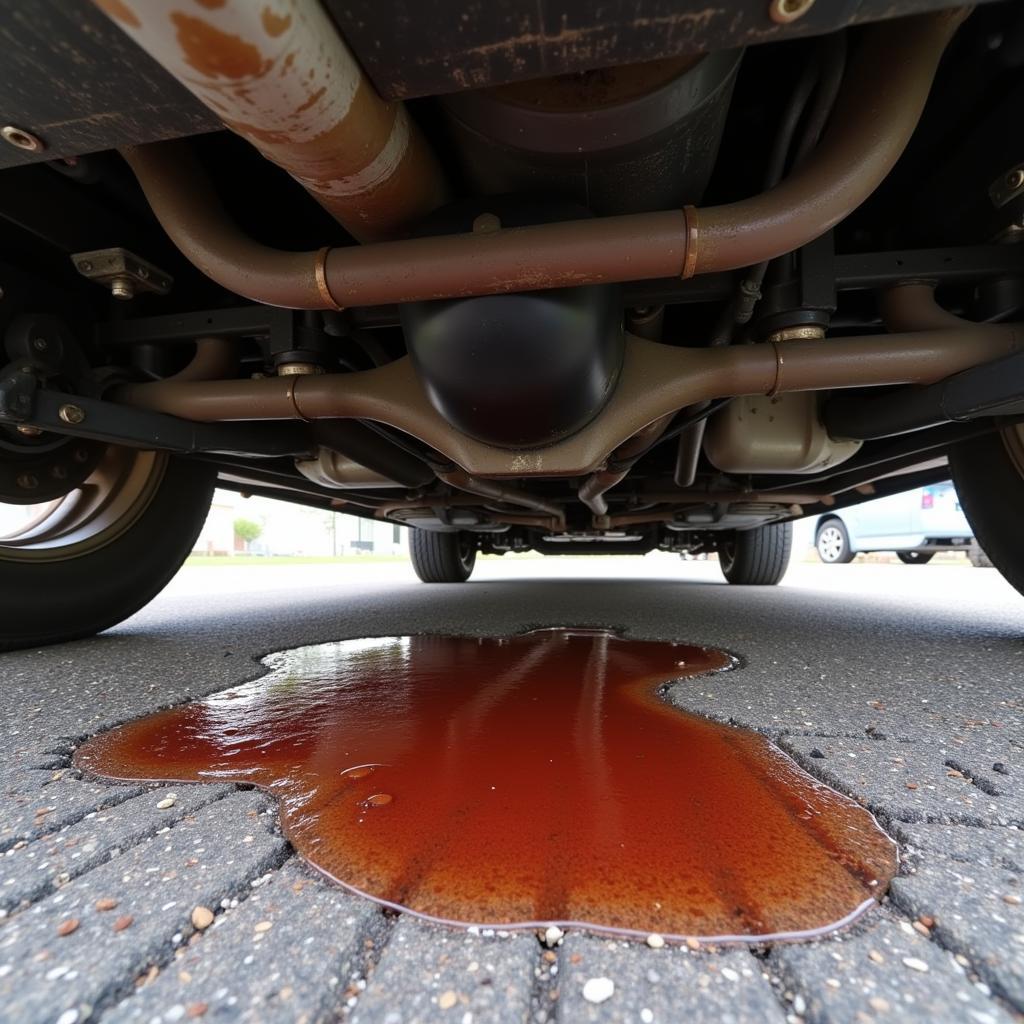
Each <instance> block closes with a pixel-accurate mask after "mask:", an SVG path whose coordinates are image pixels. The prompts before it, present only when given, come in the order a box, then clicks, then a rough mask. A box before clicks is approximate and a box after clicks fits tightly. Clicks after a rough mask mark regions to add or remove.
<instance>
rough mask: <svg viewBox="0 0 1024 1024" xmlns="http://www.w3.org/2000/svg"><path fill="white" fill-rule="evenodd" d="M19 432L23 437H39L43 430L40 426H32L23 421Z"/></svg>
mask: <svg viewBox="0 0 1024 1024" xmlns="http://www.w3.org/2000/svg"><path fill="white" fill-rule="evenodd" d="M18 433H19V434H21V435H22V436H23V437H39V435H40V434H42V431H41V430H40V429H39V427H30V426H29V425H28V424H27V423H22V424H21V426H19V427H18Z"/></svg>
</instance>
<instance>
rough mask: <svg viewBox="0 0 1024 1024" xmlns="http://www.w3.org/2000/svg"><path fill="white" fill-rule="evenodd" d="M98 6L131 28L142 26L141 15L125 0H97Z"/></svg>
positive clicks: (115, 19)
mask: <svg viewBox="0 0 1024 1024" xmlns="http://www.w3.org/2000/svg"><path fill="white" fill-rule="evenodd" d="M96 6H97V7H98V8H99V9H100V10H101V11H103V12H104V13H105V14H106V15H108V16H109V17H111V18H113V19H114V21H119V22H121V24H122V25H128V26H130V27H131V28H142V22H141V21H139V16H138V15H137V14H136V13H135V12H134V11H133V10H132V9H131V8H130V7H129V6H128V5H127V4H126V3H125V2H124V0H96Z"/></svg>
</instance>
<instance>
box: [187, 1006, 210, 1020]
mask: <svg viewBox="0 0 1024 1024" xmlns="http://www.w3.org/2000/svg"><path fill="white" fill-rule="evenodd" d="M208 1009H209V1006H208V1005H207V1004H206V1003H189V1004H188V1006H186V1007H185V1013H186V1014H187V1015H188V1016H189V1017H192V1018H195V1017H202V1015H203V1014H204V1013H206V1011H207V1010H208Z"/></svg>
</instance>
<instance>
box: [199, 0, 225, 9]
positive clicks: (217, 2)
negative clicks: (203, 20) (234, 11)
mask: <svg viewBox="0 0 1024 1024" xmlns="http://www.w3.org/2000/svg"><path fill="white" fill-rule="evenodd" d="M196 3H197V4H199V6H200V7H205V8H206V9H207V10H208V11H215V10H216V9H217V8H218V7H223V6H224V4H226V3H227V0H196Z"/></svg>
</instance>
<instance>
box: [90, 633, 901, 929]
mask: <svg viewBox="0 0 1024 1024" xmlns="http://www.w3.org/2000/svg"><path fill="white" fill-rule="evenodd" d="M266 664H267V665H268V666H269V668H270V670H271V671H270V672H269V674H267V675H265V676H263V677H262V678H261V679H257V680H255V681H254V682H251V683H246V684H245V685H242V686H237V687H234V688H233V689H231V690H227V691H224V692H221V693H217V694H214V695H213V696H211V697H207V698H206V699H204V700H199V701H196V702H194V703H192V704H186V705H183V706H181V707H177V708H172V709H171V710H169V711H162V712H159V713H157V714H155V715H150V716H149V717H147V718H143V719H140V720H139V721H136V722H132V723H129V724H128V725H125V726H122V727H120V728H117V729H113V730H111V731H110V732H107V733H104V734H102V735H100V736H97V737H96V738H94V739H92V740H90V741H89V742H87V743H86V744H85V745H84V746H83V747H82V748H81V749H80V750H79V751H78V753H77V754H76V757H75V761H76V763H77V765H78V766H79V767H81V768H83V769H87V770H89V771H91V772H94V773H96V774H98V775H103V776H107V777H110V778H117V779H160V780H173V781H196V780H198V781H233V782H244V783H254V784H256V785H258V786H262V787H265V788H266V789H267V790H269V791H270V792H271V793H273V794H274V795H275V796H276V797H277V798H278V800H279V801H280V804H281V814H282V821H283V824H284V829H285V832H286V834H287V836H288V838H289V839H290V840H291V842H292V843H293V844H294V846H295V848H296V850H298V852H299V853H300V854H301V855H302V856H303V857H305V858H306V859H307V860H309V861H310V862H311V863H313V864H314V865H315V866H316V867H317V868H319V869H320V870H321V871H323V872H325V873H326V874H328V875H330V876H331V877H332V878H334V879H336V880H337V881H339V882H341V883H342V884H344V885H346V886H348V887H350V888H352V889H355V890H357V891H358V892H361V893H363V894H365V895H368V896H370V897H372V898H373V899H376V900H379V901H381V902H383V903H387V904H390V905H393V906H395V907H398V908H400V909H404V910H410V911H412V912H414V913H416V914H421V915H424V916H427V917H431V918H434V919H438V920H442V921H446V922H453V923H460V924H482V925H491V926H497V927H517V926H527V925H529V926H536V925H537V924H546V923H549V922H555V923H559V924H563V925H565V924H585V925H587V926H589V927H592V928H595V929H598V930H603V931H618V932H635V933H639V934H643V935H646V934H648V933H650V932H659V933H661V934H663V935H665V936H666V937H687V936H698V937H701V938H704V939H709V940H711V939H713V940H718V941H727V940H736V939H755V938H766V937H776V938H801V937H809V936H812V935H815V934H818V933H820V932H822V931H824V930H827V929H830V928H834V927H838V926H840V925H842V924H845V923H847V922H848V921H849V920H851V919H852V918H853V917H855V916H857V914H859V913H860V912H862V911H863V910H865V909H866V908H867V907H868V906H870V905H871V904H872V902H873V898H880V897H881V895H882V894H883V893H884V891H885V889H886V887H887V885H888V883H889V880H890V879H891V878H892V876H893V874H894V873H895V871H896V867H897V857H896V849H895V846H894V845H893V843H892V841H891V840H890V839H889V838H888V837H887V836H886V835H885V834H884V833H883V832H882V831H881V830H880V829H879V828H878V826H877V824H876V823H875V820H874V818H872V816H871V815H870V814H869V813H868V812H867V811H866V810H864V809H863V808H862V807H860V806H858V805H857V804H856V803H854V802H853V801H851V800H849V799H847V798H846V797H844V796H842V795H840V794H839V793H836V792H835V791H833V790H831V789H829V788H828V787H827V786H825V785H823V784H822V783H820V782H817V781H816V780H815V779H813V778H812V777H811V776H809V775H807V774H806V773H805V772H803V771H802V770H801V769H800V768H798V767H797V766H796V765H795V764H794V763H793V762H792V761H791V760H790V759H789V758H788V757H786V756H785V755H784V754H783V753H781V752H780V751H779V750H778V749H777V748H776V747H774V746H773V745H772V744H771V743H769V742H768V741H767V740H766V739H764V738H763V737H762V736H759V735H758V734H756V733H753V732H749V731H746V730H743V729H737V728H733V727H731V726H726V725H721V724H718V723H715V722H711V721H708V720H707V719H704V718H701V717H699V716H697V715H691V714H687V713H685V712H682V711H679V710H678V709H676V708H674V707H671V706H670V705H668V704H667V703H666V702H665V701H664V700H663V698H662V697H661V695H660V692H659V691H660V689H661V687H662V684H664V683H665V682H666V681H668V680H671V679H679V678H687V677H693V676H697V675H701V674H706V673H709V672H714V671H719V670H722V669H725V668H728V667H730V665H731V659H730V657H729V656H728V655H726V654H725V653H723V652H721V651H716V650H710V649H706V648H701V647H691V646H686V645H683V644H672V643H660V642H647V641H636V640H624V639H621V638H619V637H616V636H613V635H612V634H609V633H606V632H602V631H596V630H594V631H590V630H574V629H551V630H538V631H535V632H533V633H527V634H523V635H521V636H515V637H510V638H496V639H473V638H466V637H453V636H401V637H382V638H374V639H366V640H347V641H343V642H340V643H332V644H323V645H321V646H318V647H305V648H300V649H298V650H293V651H284V652H282V653H279V654H275V655H273V656H271V657H270V658H267V659H266ZM722 685H727V683H725V682H724V681H723V683H722Z"/></svg>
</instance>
